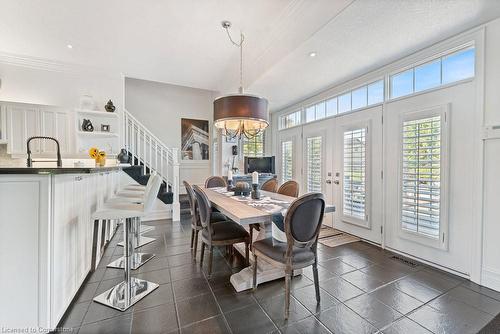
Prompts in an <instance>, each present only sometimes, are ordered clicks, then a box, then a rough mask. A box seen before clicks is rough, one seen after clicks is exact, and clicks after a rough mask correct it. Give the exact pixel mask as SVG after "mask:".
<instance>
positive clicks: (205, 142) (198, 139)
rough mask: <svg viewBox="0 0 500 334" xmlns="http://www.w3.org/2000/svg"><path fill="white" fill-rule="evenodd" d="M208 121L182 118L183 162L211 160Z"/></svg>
mask: <svg viewBox="0 0 500 334" xmlns="http://www.w3.org/2000/svg"><path fill="white" fill-rule="evenodd" d="M208 134H209V132H208V121H206V120H199V119H190V118H181V157H182V160H208V159H209V148H210V141H209V135H208Z"/></svg>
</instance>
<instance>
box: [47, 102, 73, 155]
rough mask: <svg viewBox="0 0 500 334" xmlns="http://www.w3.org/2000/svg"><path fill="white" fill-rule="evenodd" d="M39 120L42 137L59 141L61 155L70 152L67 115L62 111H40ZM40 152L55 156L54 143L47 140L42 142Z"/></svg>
mask: <svg viewBox="0 0 500 334" xmlns="http://www.w3.org/2000/svg"><path fill="white" fill-rule="evenodd" d="M40 119H41V134H42V136H47V137H53V138H56V139H57V140H58V141H59V146H60V149H61V153H68V152H69V151H70V150H69V122H68V114H67V113H65V112H63V111H57V110H50V109H42V110H40ZM41 152H42V153H54V154H55V153H56V145H55V143H54V142H53V141H48V140H44V141H42V143H41Z"/></svg>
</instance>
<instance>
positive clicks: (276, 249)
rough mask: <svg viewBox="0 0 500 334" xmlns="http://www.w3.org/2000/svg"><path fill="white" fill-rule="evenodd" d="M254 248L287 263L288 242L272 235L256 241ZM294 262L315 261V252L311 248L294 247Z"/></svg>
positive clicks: (306, 262)
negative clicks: (278, 239)
mask: <svg viewBox="0 0 500 334" xmlns="http://www.w3.org/2000/svg"><path fill="white" fill-rule="evenodd" d="M252 248H253V249H255V250H256V251H258V252H259V253H261V254H263V255H265V256H267V257H269V258H270V259H272V260H274V261H276V262H279V263H283V264H285V253H286V249H287V243H286V242H280V241H277V240H276V239H273V238H272V237H269V238H266V239H262V240H258V241H255V242H254V243H253V244H252ZM292 252H293V256H292V259H293V260H292V264H293V265H301V264H304V265H308V264H310V263H311V262H312V261H314V252H313V251H312V250H311V249H310V248H307V247H306V248H300V247H295V246H294V247H293V250H292Z"/></svg>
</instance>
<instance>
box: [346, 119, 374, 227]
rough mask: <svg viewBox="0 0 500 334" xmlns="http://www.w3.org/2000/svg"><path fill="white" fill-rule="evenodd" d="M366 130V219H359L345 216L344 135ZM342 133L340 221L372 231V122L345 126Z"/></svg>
mask: <svg viewBox="0 0 500 334" xmlns="http://www.w3.org/2000/svg"><path fill="white" fill-rule="evenodd" d="M362 128H364V129H365V130H366V138H365V140H366V147H365V154H366V157H365V159H366V160H365V161H366V166H365V189H366V190H365V193H366V195H365V219H359V218H356V217H352V216H347V215H344V149H343V148H344V144H343V141H344V133H345V132H346V131H352V130H357V129H362ZM341 131H342V132H341V133H342V154H341V157H342V161H341V166H342V175H341V177H340V180H339V181H340V191H341V196H340V197H341V198H340V211H339V213H340V219H341V220H342V221H343V222H344V223H348V224H352V225H356V226H359V227H363V228H366V229H371V227H372V223H371V217H372V214H371V207H372V205H371V190H372V186H371V153H372V152H371V142H372V141H371V120H369V121H361V122H356V123H351V124H349V125H346V126H343V127H342V128H341Z"/></svg>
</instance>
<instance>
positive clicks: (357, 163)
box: [342, 128, 368, 221]
mask: <svg viewBox="0 0 500 334" xmlns="http://www.w3.org/2000/svg"><path fill="white" fill-rule="evenodd" d="M366 133H367V129H366V128H359V129H354V130H349V131H345V132H344V154H343V160H344V178H343V189H342V190H343V212H342V213H343V215H344V216H348V217H353V218H356V219H359V220H363V221H366V220H368V217H367V214H366V197H367V191H366Z"/></svg>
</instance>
